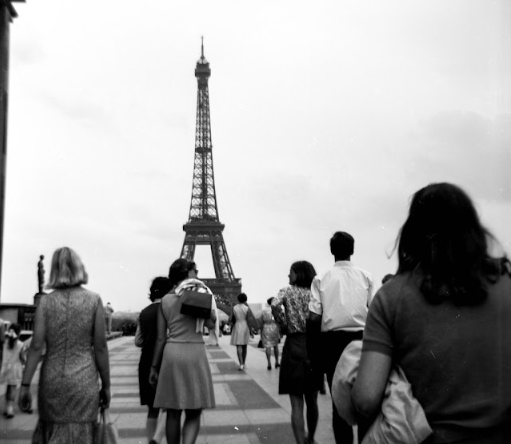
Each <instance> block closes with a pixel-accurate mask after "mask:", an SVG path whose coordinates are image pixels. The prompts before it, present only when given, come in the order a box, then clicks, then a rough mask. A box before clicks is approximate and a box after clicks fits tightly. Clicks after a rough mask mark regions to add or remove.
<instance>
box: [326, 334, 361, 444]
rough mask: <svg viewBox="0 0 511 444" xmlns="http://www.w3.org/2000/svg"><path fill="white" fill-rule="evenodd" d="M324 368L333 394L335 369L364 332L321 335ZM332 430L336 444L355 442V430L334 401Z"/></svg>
mask: <svg viewBox="0 0 511 444" xmlns="http://www.w3.org/2000/svg"><path fill="white" fill-rule="evenodd" d="M321 338H322V341H321V349H322V352H321V355H322V359H321V360H322V364H323V365H322V366H323V370H324V372H325V374H326V379H327V381H328V386H329V387H330V394H331V393H332V379H333V377H334V372H335V367H336V366H337V362H338V361H339V358H340V357H341V355H342V352H343V351H344V349H345V348H346V346H347V345H348V344H349V343H350V342H351V341H355V340H357V339H362V331H356V332H350V331H341V330H339V331H328V332H324V333H321ZM332 428H333V429H334V437H335V442H336V444H351V443H352V442H353V428H352V427H351V426H350V425H349V424H348V423H347V422H346V421H344V419H342V418H341V417H340V416H339V414H338V413H337V409H336V408H335V405H334V403H333V401H332Z"/></svg>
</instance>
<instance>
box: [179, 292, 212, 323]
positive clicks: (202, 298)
mask: <svg viewBox="0 0 511 444" xmlns="http://www.w3.org/2000/svg"><path fill="white" fill-rule="evenodd" d="M212 297H213V296H212V295H211V294H210V293H200V292H198V291H194V290H185V291H184V292H183V294H182V295H181V314H184V315H188V316H193V317H194V318H201V319H209V317H210V316H211V305H212Z"/></svg>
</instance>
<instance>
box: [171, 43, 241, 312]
mask: <svg viewBox="0 0 511 444" xmlns="http://www.w3.org/2000/svg"><path fill="white" fill-rule="evenodd" d="M210 75H211V69H210V68H209V63H208V61H207V60H206V58H205V57H204V42H202V44H201V57H200V59H199V61H198V62H197V66H196V68H195V77H197V87H198V88H197V123H196V129H195V159H194V164H193V184H192V201H191V204H190V216H189V218H188V222H187V223H186V224H184V225H183V230H184V232H185V239H184V242H183V248H182V250H181V257H183V258H186V259H189V260H193V259H194V255H195V247H196V245H209V246H210V247H211V254H212V256H213V267H214V269H215V278H214V279H213V278H210V279H202V278H201V280H202V281H203V282H204V283H205V284H206V285H207V286H208V287H209V288H210V289H211V291H212V292H213V293H214V294H215V297H216V301H217V304H218V305H219V308H222V309H223V310H224V311H226V312H227V313H230V307H231V306H232V305H233V304H234V303H237V299H236V297H237V296H238V294H239V293H241V279H237V278H235V277H234V272H233V271H232V266H231V262H230V261H229V256H228V255H227V249H226V248H225V242H224V237H223V234H222V232H223V230H224V227H225V225H224V224H222V223H220V220H219V217H218V206H217V202H216V191H215V175H214V172H213V144H212V142H211V121H210V114H209V88H208V79H209V77H210ZM199 265H200V264H199Z"/></svg>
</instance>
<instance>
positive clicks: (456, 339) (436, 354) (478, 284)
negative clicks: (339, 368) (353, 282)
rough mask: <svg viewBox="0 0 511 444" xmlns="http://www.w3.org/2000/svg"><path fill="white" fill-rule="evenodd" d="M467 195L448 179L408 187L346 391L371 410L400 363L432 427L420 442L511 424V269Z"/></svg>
mask: <svg viewBox="0 0 511 444" xmlns="http://www.w3.org/2000/svg"><path fill="white" fill-rule="evenodd" d="M490 241H493V238H492V236H491V235H490V234H489V232H488V231H487V230H486V229H485V228H484V227H483V226H482V225H481V222H480V220H479V217H478V215H477V212H476V210H475V208H474V205H473V203H472V201H471V200H470V198H469V197H468V196H467V194H465V192H463V191H462V190H461V189H460V188H458V187H457V186H455V185H451V184H448V183H438V184H431V185H428V186H427V187H425V188H422V189H421V190H419V191H417V192H416V193H415V195H414V196H413V199H412V202H411V205H410V212H409V215H408V218H407V220H406V222H405V223H404V225H403V227H402V228H401V231H400V234H399V236H398V240H397V244H398V259H399V267H398V270H397V273H396V275H395V276H394V277H393V278H392V280H390V281H389V282H387V283H386V284H385V285H384V286H383V287H382V288H381V289H380V290H379V291H378V293H377V294H376V296H375V298H374V300H373V302H372V303H371V306H370V308H369V314H368V318H367V323H366V328H365V330H364V342H363V350H362V358H361V362H360V367H359V370H358V375H357V379H356V382H355V385H354V387H353V391H352V401H353V403H354V406H355V407H356V409H357V410H358V411H359V413H360V414H361V415H362V416H363V417H365V418H366V419H368V420H369V421H370V420H371V419H373V418H374V417H375V416H376V414H377V413H378V410H379V408H380V405H381V401H382V398H383V395H384V391H385V387H386V384H387V379H388V376H389V372H390V370H391V366H392V365H397V366H399V367H400V368H401V369H402V370H403V371H404V374H405V375H406V377H407V379H408V381H409V382H410V384H411V386H412V390H413V394H414V396H415V398H416V399H417V400H418V401H419V403H420V404H421V406H422V408H423V409H424V411H425V413H426V418H427V420H428V422H429V425H430V426H431V428H432V430H433V435H432V436H431V437H430V438H428V439H427V441H426V442H427V443H428V444H430V443H440V442H441V443H451V442H464V443H483V442H484V443H491V444H497V443H499V444H500V443H504V442H511V441H510V438H511V436H510V424H511V380H510V378H509V375H510V374H511V277H510V267H509V262H508V261H507V259H506V258H498V259H496V258H492V257H490V255H489V252H488V250H489V245H488V243H489V242H490Z"/></svg>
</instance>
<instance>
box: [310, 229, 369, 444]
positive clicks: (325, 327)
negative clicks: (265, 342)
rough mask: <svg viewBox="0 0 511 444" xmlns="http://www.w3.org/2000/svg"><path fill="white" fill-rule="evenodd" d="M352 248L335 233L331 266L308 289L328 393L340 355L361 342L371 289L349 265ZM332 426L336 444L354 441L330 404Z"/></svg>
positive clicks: (366, 279) (349, 241) (364, 275)
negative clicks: (348, 347)
mask: <svg viewBox="0 0 511 444" xmlns="http://www.w3.org/2000/svg"><path fill="white" fill-rule="evenodd" d="M354 247H355V240H354V239H353V237H352V236H351V235H350V234H348V233H346V232H343V231H338V232H336V233H335V234H334V235H333V236H332V238H331V239H330V252H331V253H332V255H333V256H334V259H335V263H334V266H333V267H332V268H331V269H330V270H329V271H327V272H326V273H325V274H324V275H323V277H322V278H321V279H320V278H318V277H316V278H314V280H313V282H312V286H311V292H312V298H311V301H310V303H309V310H310V314H309V319H310V321H311V322H312V323H314V322H321V341H320V345H321V348H322V350H321V353H320V354H319V356H320V360H321V362H320V365H321V368H322V370H323V371H324V372H325V374H326V378H327V381H328V385H329V387H330V392H331V391H332V379H333V375H334V372H335V367H336V365H337V361H338V360H339V358H340V357H341V354H342V352H343V351H344V349H345V348H346V346H347V345H348V344H349V343H350V342H351V341H354V340H356V339H362V333H363V330H364V326H365V322H366V318H367V312H368V307H369V302H370V300H371V295H372V289H373V280H372V277H371V274H370V273H368V272H367V271H364V270H362V269H361V268H358V267H356V266H355V265H353V264H352V262H351V256H352V255H353V253H354ZM332 427H333V430H334V436H335V442H336V443H337V444H341V443H351V442H352V441H353V429H352V427H351V426H350V425H349V424H348V423H347V422H346V421H344V420H343V419H342V418H341V417H340V416H339V415H338V413H337V410H336V408H335V405H334V404H333V402H332Z"/></svg>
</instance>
